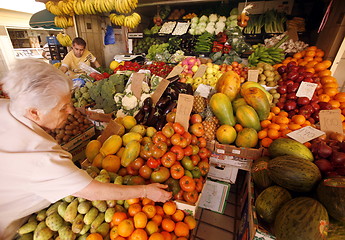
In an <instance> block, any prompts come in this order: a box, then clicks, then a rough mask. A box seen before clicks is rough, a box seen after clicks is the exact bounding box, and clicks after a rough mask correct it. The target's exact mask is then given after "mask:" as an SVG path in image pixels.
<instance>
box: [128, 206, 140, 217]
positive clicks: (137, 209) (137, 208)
mask: <svg viewBox="0 0 345 240" xmlns="http://www.w3.org/2000/svg"><path fill="white" fill-rule="evenodd" d="M138 212H141V204H140V203H134V204H132V205H129V208H128V215H129V216H131V217H133V216H134V215H135V214H137V213H138Z"/></svg>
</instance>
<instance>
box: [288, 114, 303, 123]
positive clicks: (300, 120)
mask: <svg viewBox="0 0 345 240" xmlns="http://www.w3.org/2000/svg"><path fill="white" fill-rule="evenodd" d="M291 120H292V121H293V122H294V123H296V124H298V125H302V124H304V123H305V121H306V119H305V117H304V116H303V115H299V114H298V115H294V116H293V117H292V118H291Z"/></svg>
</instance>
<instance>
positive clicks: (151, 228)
mask: <svg viewBox="0 0 345 240" xmlns="http://www.w3.org/2000/svg"><path fill="white" fill-rule="evenodd" d="M145 230H146V232H147V234H148V235H152V234H154V233H155V232H158V230H159V229H158V224H157V223H156V222H154V221H149V222H148V223H147V224H146V227H145Z"/></svg>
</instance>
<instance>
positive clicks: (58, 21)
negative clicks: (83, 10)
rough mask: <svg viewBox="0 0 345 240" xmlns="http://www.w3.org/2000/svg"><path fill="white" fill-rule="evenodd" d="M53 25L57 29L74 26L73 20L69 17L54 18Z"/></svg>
mask: <svg viewBox="0 0 345 240" xmlns="http://www.w3.org/2000/svg"><path fill="white" fill-rule="evenodd" d="M54 24H55V26H57V27H59V28H68V27H73V26H74V24H73V18H72V17H69V16H56V17H55V18H54Z"/></svg>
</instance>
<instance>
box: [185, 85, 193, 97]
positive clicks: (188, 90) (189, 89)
mask: <svg viewBox="0 0 345 240" xmlns="http://www.w3.org/2000/svg"><path fill="white" fill-rule="evenodd" d="M186 85H187V94H189V95H193V88H192V85H191V84H188V83H186Z"/></svg>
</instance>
